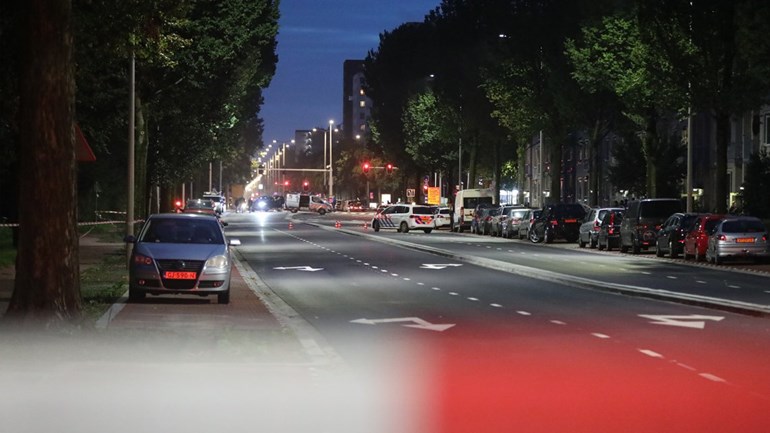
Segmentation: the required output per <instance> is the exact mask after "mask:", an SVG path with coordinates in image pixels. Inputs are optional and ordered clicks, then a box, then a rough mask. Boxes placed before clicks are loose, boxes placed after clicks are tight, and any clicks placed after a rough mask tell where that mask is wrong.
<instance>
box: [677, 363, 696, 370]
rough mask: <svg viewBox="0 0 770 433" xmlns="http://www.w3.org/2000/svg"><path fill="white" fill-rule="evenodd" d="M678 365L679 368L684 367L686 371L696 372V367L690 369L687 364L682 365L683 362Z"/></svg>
mask: <svg viewBox="0 0 770 433" xmlns="http://www.w3.org/2000/svg"><path fill="white" fill-rule="evenodd" d="M676 365H678V366H680V367H682V368H684V369H686V370H690V371H696V370H695V368H694V367H690V366H689V365H687V364H682V363H681V362H677V363H676Z"/></svg>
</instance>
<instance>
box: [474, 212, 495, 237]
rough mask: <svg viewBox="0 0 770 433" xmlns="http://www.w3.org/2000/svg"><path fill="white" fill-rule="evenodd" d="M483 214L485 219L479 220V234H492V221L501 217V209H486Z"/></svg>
mask: <svg viewBox="0 0 770 433" xmlns="http://www.w3.org/2000/svg"><path fill="white" fill-rule="evenodd" d="M482 212H483V218H480V219H479V222H478V227H477V232H478V234H480V235H489V234H492V219H493V218H494V217H496V216H498V215H500V208H499V207H493V208H488V209H484V210H483V211H482Z"/></svg>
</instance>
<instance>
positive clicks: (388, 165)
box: [385, 163, 393, 174]
mask: <svg viewBox="0 0 770 433" xmlns="http://www.w3.org/2000/svg"><path fill="white" fill-rule="evenodd" d="M385 171H387V172H388V174H391V173H393V164H390V163H388V164H387V165H385Z"/></svg>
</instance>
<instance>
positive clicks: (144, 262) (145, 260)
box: [134, 254, 152, 266]
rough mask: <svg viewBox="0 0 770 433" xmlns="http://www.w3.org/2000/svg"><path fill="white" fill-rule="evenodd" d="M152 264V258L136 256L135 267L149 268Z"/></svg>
mask: <svg viewBox="0 0 770 433" xmlns="http://www.w3.org/2000/svg"><path fill="white" fill-rule="evenodd" d="M151 264H152V257H148V256H144V255H141V254H134V265H143V266H149V265H151Z"/></svg>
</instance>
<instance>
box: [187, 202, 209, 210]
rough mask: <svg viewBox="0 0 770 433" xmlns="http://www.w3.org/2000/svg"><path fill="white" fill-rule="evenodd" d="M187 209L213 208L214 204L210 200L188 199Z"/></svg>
mask: <svg viewBox="0 0 770 433" xmlns="http://www.w3.org/2000/svg"><path fill="white" fill-rule="evenodd" d="M187 209H207V210H213V209H214V205H213V204H212V203H211V201H210V200H187Z"/></svg>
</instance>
